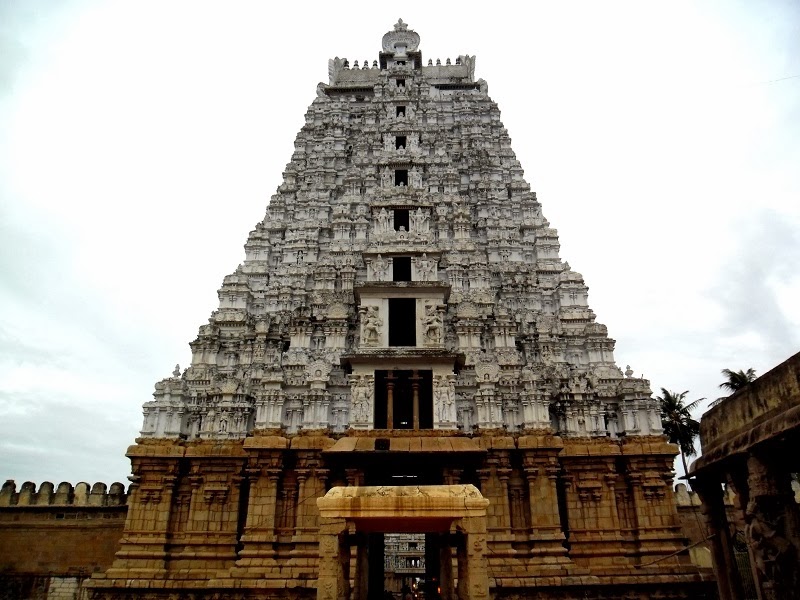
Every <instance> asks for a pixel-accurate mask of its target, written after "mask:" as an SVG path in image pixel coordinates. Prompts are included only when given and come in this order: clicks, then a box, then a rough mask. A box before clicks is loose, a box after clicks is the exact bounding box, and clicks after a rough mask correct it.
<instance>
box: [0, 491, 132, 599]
mask: <svg viewBox="0 0 800 600" xmlns="http://www.w3.org/2000/svg"><path fill="white" fill-rule="evenodd" d="M126 502H127V495H126V493H125V488H124V486H123V485H122V484H121V483H114V484H112V485H111V487H110V488H107V486H106V485H105V484H103V483H96V484H94V485H93V486H91V487H90V486H89V484H87V483H79V484H77V485H76V486H74V487H73V486H72V485H70V484H69V483H61V484H59V485H58V487H57V488H55V487H54V486H53V484H52V483H50V482H45V483H43V484H42V485H41V486H39V489H38V490H37V489H36V486H35V485H34V484H33V483H31V482H26V483H24V484H22V487H21V489H20V490H19V491H17V489H16V484H15V483H14V482H13V481H6V483H5V484H4V485H3V487H2V489H1V490H0V557H2V558H0V599H2V600H7V599H8V600H11V599H14V600H16V599H20V598H25V599H27V598H30V599H35V600H40V599H41V600H78V599H82V598H84V597H85V594H82V593H81V591H80V590H81V584H82V583H83V581H84V580H85V579H86V578H87V577H89V576H90V575H91V574H92V573H97V572H101V571H103V570H105V569H106V568H108V567H109V566H110V565H111V563H112V562H113V560H114V553H115V552H116V551H117V550H118V549H119V543H120V538H121V536H122V532H123V530H124V526H125V516H126V513H127V504H126Z"/></svg>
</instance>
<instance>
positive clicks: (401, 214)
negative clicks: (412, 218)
mask: <svg viewBox="0 0 800 600" xmlns="http://www.w3.org/2000/svg"><path fill="white" fill-rule="evenodd" d="M401 227H402V228H403V229H405V230H406V231H408V209H407V208H395V209H394V230H395V231H400V228H401Z"/></svg>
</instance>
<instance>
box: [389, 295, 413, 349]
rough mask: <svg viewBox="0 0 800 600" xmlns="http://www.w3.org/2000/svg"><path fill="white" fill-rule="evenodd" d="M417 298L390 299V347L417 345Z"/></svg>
mask: <svg viewBox="0 0 800 600" xmlns="http://www.w3.org/2000/svg"><path fill="white" fill-rule="evenodd" d="M416 309H417V300H416V298H389V345H390V346H416V345H417V310H416Z"/></svg>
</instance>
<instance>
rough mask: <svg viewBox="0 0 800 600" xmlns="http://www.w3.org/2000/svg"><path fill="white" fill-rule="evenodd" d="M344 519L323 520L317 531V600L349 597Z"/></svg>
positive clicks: (348, 555) (340, 599) (348, 554)
mask: <svg viewBox="0 0 800 600" xmlns="http://www.w3.org/2000/svg"><path fill="white" fill-rule="evenodd" d="M346 529H347V523H346V522H345V520H344V519H330V518H328V519H323V522H322V523H321V524H320V529H319V578H318V580H317V600H342V598H348V597H349V596H350V582H349V570H350V550H349V547H348V546H347V544H346V542H345V539H344V538H345V533H346Z"/></svg>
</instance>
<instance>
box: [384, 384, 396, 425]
mask: <svg viewBox="0 0 800 600" xmlns="http://www.w3.org/2000/svg"><path fill="white" fill-rule="evenodd" d="M394 380H395V376H394V374H393V373H392V372H391V371H389V373H388V374H387V375H386V429H394Z"/></svg>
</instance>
